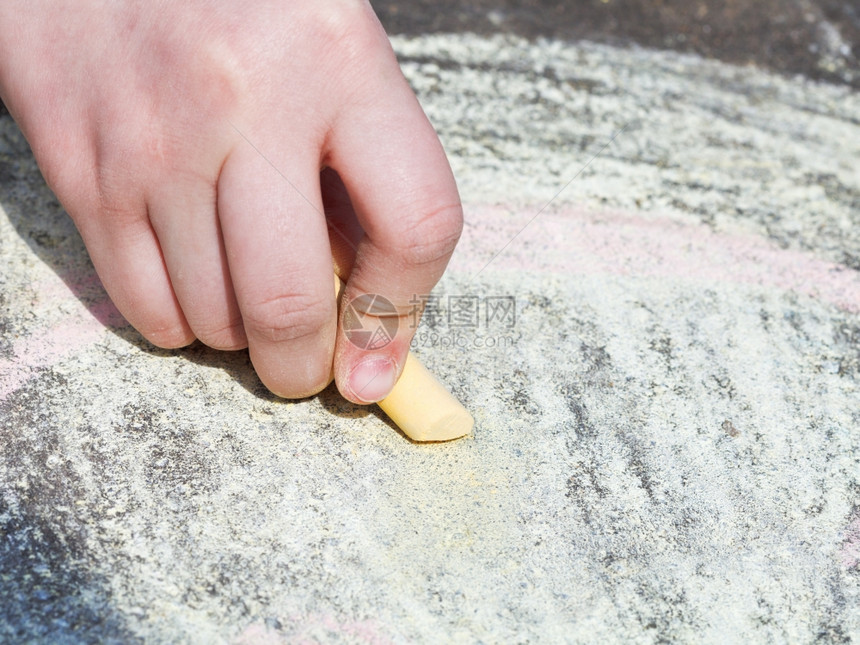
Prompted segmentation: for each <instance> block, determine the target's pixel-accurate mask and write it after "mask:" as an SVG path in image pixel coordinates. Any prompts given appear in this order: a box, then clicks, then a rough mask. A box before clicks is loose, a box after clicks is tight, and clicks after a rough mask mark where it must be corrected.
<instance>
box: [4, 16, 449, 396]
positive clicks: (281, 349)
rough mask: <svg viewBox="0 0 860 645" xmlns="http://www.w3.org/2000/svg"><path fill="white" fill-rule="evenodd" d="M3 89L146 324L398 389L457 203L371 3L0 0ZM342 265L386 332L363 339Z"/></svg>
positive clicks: (298, 369) (257, 360) (270, 369)
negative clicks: (393, 315)
mask: <svg viewBox="0 0 860 645" xmlns="http://www.w3.org/2000/svg"><path fill="white" fill-rule="evenodd" d="M0 96H2V98H3V101H4V102H5V103H6V105H7V107H8V108H9V111H10V112H11V114H12V116H13V117H14V118H15V120H16V121H17V122H18V124H19V126H20V127H21V129H22V131H23V133H24V135H25V136H26V137H27V140H28V141H29V142H30V145H31V147H32V149H33V152H34V154H35V156H36V159H37V161H38V163H39V166H40V168H41V170H42V173H43V174H44V176H45V179H46V181H47V182H48V185H49V186H50V187H51V189H52V190H53V191H54V192H55V193H56V194H57V196H58V198H59V199H60V201H61V203H62V204H63V206H64V207H65V209H66V210H67V211H68V213H69V214H70V215H71V217H72V219H73V220H74V222H75V224H76V225H77V227H78V229H79V230H80V232H81V235H82V237H83V239H84V242H85V243H86V246H87V249H88V251H89V253H90V256H91V258H92V260H93V263H94V265H95V267H96V270H97V271H98V274H99V276H100V278H101V280H102V282H103V284H104V286H105V289H106V290H107V292H108V293H109V295H110V297H111V298H112V300H113V301H114V303H115V304H116V306H117V307H118V309H119V310H120V312H122V314H123V315H124V316H125V317H126V319H127V320H128V321H129V322H130V323H131V324H132V325H134V327H135V328H136V329H137V330H138V331H139V332H140V333H141V334H142V335H143V336H144V337H145V338H146V339H147V340H149V341H150V342H152V343H153V344H155V345H158V346H160V347H167V348H176V347H182V346H185V345H187V344H189V343H191V342H193V341H194V339H199V340H200V341H202V342H203V343H205V344H206V345H209V346H210V347H213V348H216V349H223V350H237V349H242V348H245V347H248V348H249V351H250V355H251V360H252V361H253V364H254V367H255V369H256V370H257V373H258V374H259V376H260V379H261V380H262V381H263V383H264V384H265V385H266V386H267V387H268V388H269V389H270V390H271V391H272V392H274V393H275V394H278V395H280V396H283V397H286V398H299V397H305V396H310V395H313V394H315V393H317V392H319V391H320V390H322V389H323V388H324V387H326V385H327V384H328V383H329V382H330V380H331V377H332V375H333V376H334V378H335V380H336V382H337V386H338V389H339V390H340V391H341V392H342V393H343V395H344V396H345V397H346V398H348V399H350V400H352V401H354V402H356V403H369V402H373V401H377V400H379V399H382V398H383V397H385V395H386V394H388V392H389V391H390V389H391V387H392V386H393V384H394V382H395V380H396V378H397V376H398V375H399V372H400V370H402V368H403V365H404V362H405V358H406V354H407V351H408V348H409V343H410V341H411V338H412V335H413V333H414V329H412V325H411V324H410V323H411V322H412V321H411V317H410V313H412V312H413V311H414V304H410V300H412V301H413V303H414V294H426V293H429V292H430V290H431V289H432V288H433V286H434V285H435V284H436V282H437V281H438V280H439V278H440V276H441V274H442V272H443V271H444V269H445V266H446V265H447V263H448V259H449V258H450V256H451V253H452V252H453V249H454V246H455V245H456V243H457V240H458V238H459V235H460V231H461V228H462V209H461V207H460V200H459V196H458V194H457V188H456V185H455V183H454V179H453V176H452V174H451V170H450V167H449V164H448V161H447V159H446V157H445V154H444V151H443V150H442V147H441V145H440V143H439V141H438V138H437V136H436V134H435V132H434V130H433V128H432V127H431V125H430V124H429V122H428V121H427V118H426V117H425V115H424V113H423V111H422V110H421V108H420V106H419V104H418V102H417V100H416V98H415V96H414V94H413V93H412V91H411V90H410V88H409V86H408V84H407V83H406V81H405V80H404V78H403V76H402V74H401V72H400V69H399V67H398V65H397V61H396V59H395V57H394V54H393V52H392V50H391V47H390V45H389V43H388V39H387V37H386V36H385V33H384V32H383V30H382V27H381V26H380V25H379V23H378V21H377V20H376V16H375V15H374V14H373V11H372V9H371V8H370V6H369V4H367V3H366V2H364V1H363V0H314V1H313V2H306V1H302V0H281V1H276V0H257V1H242V0H183V2H156V1H149V2H145V1H142V0H138V1H136V2H135V1H130V0H113V1H97V0H72V1H66V0H53V1H50V0H44V1H39V0H3V2H2V3H0ZM333 269H334V270H335V271H336V272H337V273H338V275H340V276H341V277H342V278H345V279H346V291H345V294H344V298H345V299H347V300H351V299H352V298H355V297H356V296H358V295H360V294H365V293H376V294H381V295H383V296H385V297H386V298H388V299H389V300H390V301H391V302H393V303H394V304H395V305H396V308H397V310H398V312H399V313H400V314H401V315H402V319H401V321H400V325H399V327H398V333H397V336H396V337H395V339H394V340H393V342H391V343H390V344H389V345H387V346H386V347H384V348H382V349H378V350H374V351H364V350H361V349H359V348H357V347H355V346H354V345H352V344H351V343H349V341H348V340H347V338H346V336H345V334H344V332H343V330H342V329H341V325H340V323H339V320H338V316H337V311H336V305H335V300H334V298H333V297H332V270H333Z"/></svg>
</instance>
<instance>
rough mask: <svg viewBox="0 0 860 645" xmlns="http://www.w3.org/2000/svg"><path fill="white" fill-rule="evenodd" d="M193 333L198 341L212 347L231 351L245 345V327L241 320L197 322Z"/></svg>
mask: <svg viewBox="0 0 860 645" xmlns="http://www.w3.org/2000/svg"><path fill="white" fill-rule="evenodd" d="M194 334H195V335H196V336H197V338H199V339H200V341H201V342H202V343H203V344H204V345H207V346H209V347H211V348H212V349H221V350H226V351H231V350H234V349H242V348H244V347H246V346H247V344H248V341H247V339H246V338H245V327H244V325H243V324H242V321H241V320H239V321H231V322H229V323H227V324H221V325H218V324H207V323H203V324H197V325H195V326H194Z"/></svg>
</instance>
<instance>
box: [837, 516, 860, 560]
mask: <svg viewBox="0 0 860 645" xmlns="http://www.w3.org/2000/svg"><path fill="white" fill-rule="evenodd" d="M839 561H840V564H842V566H843V567H845V568H846V569H852V568H853V567H856V566H858V565H860V517H856V518H854V521H853V522H851V524H849V525H848V528H847V529H846V531H845V541H844V542H843V543H842V548H841V549H839Z"/></svg>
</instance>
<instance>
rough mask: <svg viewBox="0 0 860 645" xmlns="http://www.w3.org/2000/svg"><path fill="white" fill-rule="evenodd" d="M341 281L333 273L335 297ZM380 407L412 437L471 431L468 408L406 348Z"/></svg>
mask: <svg viewBox="0 0 860 645" xmlns="http://www.w3.org/2000/svg"><path fill="white" fill-rule="evenodd" d="M342 286H343V285H342V283H341V281H340V279H339V278H338V277H337V276H335V297H337V298H338V299H339V298H340V293H341V287H342ZM378 405H379V407H380V408H382V410H383V411H384V412H385V414H387V415H388V416H389V418H390V419H391V420H392V421H394V423H396V424H397V426H398V427H399V428H400V429H401V430H403V432H404V433H405V434H406V436H408V437H409V438H410V439H412V440H413V441H450V440H452V439H459V438H460V437H463V436H465V435H467V434H469V433H470V432H471V431H472V428H473V427H474V425H475V420H474V419H473V418H472V415H471V414H469V412H468V410H466V408H464V407H463V406H462V405H461V404H460V402H459V401H457V399H455V398H454V396H453V395H452V394H451V393H450V392H449V391H448V390H447V389H446V388H445V386H444V385H442V383H440V382H439V380H438V379H436V377H434V376H433V375H432V374H431V373H430V372H429V371H428V370H427V368H426V367H424V365H422V364H421V361H419V360H418V358H417V357H416V356H415V355H414V354H413V353H412V352H409V354H408V356H407V358H406V364H405V365H404V366H403V372H402V373H401V374H400V378H399V379H398V380H397V383H396V384H395V385H394V389H392V390H391V393H390V394H389V395H388V396H387V397H385V398H384V399H382V400H381V401H379V403H378Z"/></svg>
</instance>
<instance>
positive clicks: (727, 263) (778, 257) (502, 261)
mask: <svg viewBox="0 0 860 645" xmlns="http://www.w3.org/2000/svg"><path fill="white" fill-rule="evenodd" d="M538 210H540V209H539V207H536V208H534V209H533V210H532V211H529V210H528V209H519V212H518V213H515V214H511V213H512V211H511V210H509V209H505V208H504V207H493V206H478V207H472V208H469V207H467V208H466V220H467V226H466V229H465V230H464V232H463V239H462V242H461V244H460V246H459V247H458V249H457V253H456V254H455V257H454V259H453V260H452V264H451V266H452V269H453V270H456V271H462V272H471V273H477V272H478V271H479V270H481V269H482V268H483V267H484V266H485V265H486V263H487V262H488V261H489V260H490V258H491V257H492V256H493V254H494V253H496V252H497V251H498V250H499V249H501V248H502V247H504V246H505V245H506V244H507V243H508V242H509V241H510V240H511V239H512V238H513V237H514V235H515V234H516V233H517V232H518V231H519V230H520V229H521V228H522V227H523V226H524V225H525V223H526V222H528V220H529V219H530V218H531V217H532V216H533V215H534V213H537V212H538ZM506 269H520V270H526V271H549V272H557V273H564V274H567V275H621V276H634V277H645V278H670V279H676V280H683V281H692V282H701V283H707V282H727V283H734V284H754V285H760V286H763V287H770V288H775V289H779V290H783V291H793V292H795V293H798V294H803V295H807V296H811V297H813V298H815V299H818V300H821V301H824V302H826V303H829V304H832V305H835V306H836V307H839V308H840V309H843V310H846V311H850V312H858V311H860V272H858V271H855V270H853V269H850V268H848V267H846V266H843V265H841V264H837V263H834V262H828V261H826V260H822V259H820V258H817V257H816V256H815V255H814V254H812V253H806V252H803V251H787V250H783V249H780V248H778V247H776V246H775V245H773V244H772V243H771V242H769V241H768V240H766V239H764V238H761V237H757V236H754V235H738V234H728V233H714V232H713V231H711V230H710V229H709V228H707V227H706V226H703V225H694V224H680V223H677V222H675V221H673V220H669V219H666V218H659V217H657V218H649V219H643V218H642V217H637V216H636V215H634V214H630V213H609V212H607V213H599V212H597V213H596V212H588V211H584V210H577V209H567V210H562V211H553V212H544V213H542V214H541V215H540V216H538V217H537V218H536V219H535V220H534V221H533V222H532V223H531V224H530V225H529V226H528V227H527V228H526V229H525V230H524V231H523V232H522V233H521V234H520V235H519V236H518V237H516V239H514V240H513V241H512V242H510V244H509V245H508V246H507V248H505V250H504V251H503V252H502V253H501V254H500V255H499V256H498V257H497V258H495V260H493V261H492V263H491V264H490V265H489V266H488V267H487V271H488V272H490V273H492V272H493V271H499V270H506Z"/></svg>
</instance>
